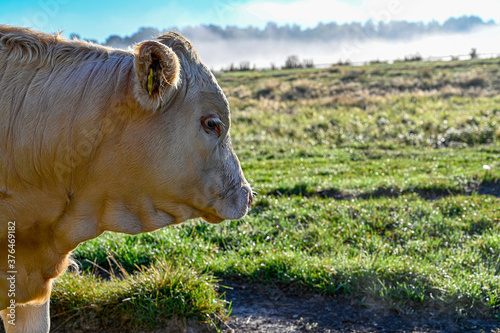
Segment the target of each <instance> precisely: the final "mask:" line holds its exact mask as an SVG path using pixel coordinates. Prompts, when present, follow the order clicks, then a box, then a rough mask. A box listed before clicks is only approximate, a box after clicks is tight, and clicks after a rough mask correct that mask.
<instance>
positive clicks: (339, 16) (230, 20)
mask: <svg viewBox="0 0 500 333" xmlns="http://www.w3.org/2000/svg"><path fill="white" fill-rule="evenodd" d="M461 15H478V16H480V17H482V18H483V19H485V20H489V19H493V20H495V21H496V22H498V21H499V19H500V1H498V0H475V1H456V0H439V1H437V0H419V1H415V0H259V1H255V0H215V1H202V0H180V1H179V0H173V1H165V0H163V1H161V0H149V1H147V2H144V1H131V0H120V1H116V0H110V1H106V0H101V1H97V0H87V1H77V0H17V1H15V0H0V23H6V24H12V25H20V26H29V27H32V28H36V29H39V30H43V31H46V32H55V31H60V30H62V31H63V32H64V34H65V35H66V36H68V35H69V34H70V33H78V34H79V35H80V36H81V37H83V38H91V39H96V40H98V41H100V42H102V41H104V40H105V39H106V38H107V37H108V36H110V35H112V34H117V35H121V36H125V35H130V34H132V33H134V32H136V31H137V30H138V28H139V27H142V26H147V27H155V28H159V29H167V28H171V27H184V26H187V25H199V24H217V25H221V26H226V25H237V26H243V27H244V26H248V25H253V26H259V27H262V26H264V25H265V24H266V22H268V21H274V22H277V23H278V24H286V23H296V24H299V25H301V26H302V27H312V26H316V25H317V24H318V23H319V22H331V21H337V22H339V23H344V22H351V21H362V22H364V21H366V20H368V19H373V20H375V21H380V20H385V21H387V20H391V19H394V20H400V19H401V20H405V19H406V20H411V21H417V20H422V21H429V20H432V19H436V20H438V21H441V22H442V21H444V20H445V19H447V18H449V17H451V16H461ZM496 15H498V18H497V17H496Z"/></svg>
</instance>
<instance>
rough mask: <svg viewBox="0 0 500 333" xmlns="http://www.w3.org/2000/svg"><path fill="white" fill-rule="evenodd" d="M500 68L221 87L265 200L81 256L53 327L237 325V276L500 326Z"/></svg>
mask: <svg viewBox="0 0 500 333" xmlns="http://www.w3.org/2000/svg"><path fill="white" fill-rule="evenodd" d="M498 63H499V61H498V59H492V60H475V61H466V62H459V61H455V62H436V63H424V62H415V63H396V64H392V65H391V64H373V65H367V66H363V67H349V66H342V67H332V68H327V69H308V70H286V71H270V72H244V73H226V74H221V75H219V77H218V79H219V82H220V84H221V86H222V87H223V89H224V90H225V91H226V94H227V95H228V97H229V100H230V103H231V106H232V121H233V122H232V130H231V131H232V136H233V142H234V148H235V150H236V152H237V153H238V156H239V157H240V160H241V162H242V167H243V169H244V171H245V174H246V176H247V179H249V181H250V182H251V183H252V184H253V185H254V186H256V187H257V189H258V192H259V193H260V195H259V196H258V197H257V198H256V200H255V205H254V208H253V210H252V211H251V213H250V215H249V216H248V217H246V218H244V219H242V220H240V221H230V222H224V223H222V224H221V225H209V224H206V223H203V222H201V221H191V222H188V223H186V224H184V225H182V226H179V227H175V228H167V229H164V230H160V231H157V232H154V233H149V234H143V235H139V236H127V235H121V234H113V233H106V234H104V235H102V236H101V237H99V238H97V239H95V240H92V241H89V242H86V243H84V244H82V245H80V246H79V247H78V248H77V250H76V251H75V253H74V257H75V258H76V259H77V260H78V261H79V262H80V265H81V269H82V270H83V272H84V273H83V275H82V276H75V275H73V274H67V275H66V276H65V277H63V278H62V279H61V280H60V282H58V284H57V285H56V292H55V293H54V294H53V297H52V300H53V304H57V306H56V307H54V306H53V310H54V315H55V316H57V315H58V314H59V316H60V317H59V318H62V317H64V318H66V317H68V316H71V317H72V318H79V322H85V321H92V320H93V321H95V320H96V318H98V320H97V321H99V322H100V323H101V325H102V327H114V328H116V327H121V328H129V329H134V330H137V329H153V328H154V327H161V325H163V324H164V322H165V320H168V318H194V319H196V320H198V321H203V322H206V323H208V324H209V325H212V326H213V327H217V326H218V325H219V324H220V321H221V320H223V319H224V318H225V316H226V315H227V313H228V310H229V311H230V309H228V308H229V306H228V305H227V304H226V303H225V302H224V301H223V296H221V294H220V293H221V292H223V289H219V288H218V282H217V279H224V278H231V277H238V278H240V279H246V280H249V281H257V282H260V283H273V284H275V283H281V284H285V285H294V286H295V287H297V288H304V289H308V290H313V291H317V292H321V293H327V294H342V295H344V296H345V297H349V298H351V299H352V301H353V302H358V303H359V304H361V305H363V304H364V305H366V304H370V303H376V304H378V305H379V306H383V307H385V308H389V309H396V310H399V311H402V312H413V311H419V310H423V309H436V310H438V311H443V312H445V313H449V314H451V315H458V316H473V315H478V314H480V315H484V316H489V317H492V318H499V315H500V294H499V293H500V292H499V290H500V277H499V276H500V274H499V273H500V230H499V229H500V198H499V197H500V106H499V105H500V98H499V97H498V96H499V92H500V80H498V78H497V76H498V69H497V68H498ZM484 166H488V167H489V168H488V167H486V168H485V167H484ZM139 267H143V268H141V269H139ZM96 272H97V273H98V274H100V275H104V276H105V278H104V279H98V278H95V277H92V273H94V274H95V273H96ZM103 272H105V273H103ZM106 272H107V273H106ZM109 276H111V279H109V278H108V277H109ZM113 276H122V278H118V277H113ZM214 277H215V278H214ZM132 314H133V315H132ZM109 318H120V319H119V320H110V319H109ZM56 319H57V317H56ZM57 320H59V321H60V320H61V319H57ZM72 320H73V319H72Z"/></svg>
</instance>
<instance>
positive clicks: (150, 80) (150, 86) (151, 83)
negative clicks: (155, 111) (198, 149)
mask: <svg viewBox="0 0 500 333" xmlns="http://www.w3.org/2000/svg"><path fill="white" fill-rule="evenodd" d="M152 91H153V69H152V68H150V69H149V75H148V92H149V96H151V92H152Z"/></svg>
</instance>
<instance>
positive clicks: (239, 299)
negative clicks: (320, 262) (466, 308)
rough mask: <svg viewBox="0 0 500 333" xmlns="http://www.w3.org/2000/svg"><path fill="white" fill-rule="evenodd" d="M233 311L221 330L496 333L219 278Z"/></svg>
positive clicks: (487, 326)
mask: <svg viewBox="0 0 500 333" xmlns="http://www.w3.org/2000/svg"><path fill="white" fill-rule="evenodd" d="M221 285H225V286H228V287H229V288H230V289H227V290H226V299H227V300H228V301H230V302H232V313H231V316H230V317H229V320H228V322H227V325H226V327H225V328H224V330H223V332H224V333H240V332H242V333H246V332H269V333H278V332H280V333H295V332H312V333H333V332H359V333H361V332H363V333H365V332H425V333H430V332H442V333H452V332H478V333H479V332H495V333H500V330H499V328H500V322H497V321H495V320H492V319H486V318H483V319H480V318H479V319H478V318H467V317H465V318H463V317H458V316H456V315H450V314H442V313H434V312H431V311H429V312H426V313H412V314H404V313H400V312H398V311H395V310H385V309H383V308H381V307H379V306H377V305H376V304H370V303H369V302H366V301H365V305H364V306H362V305H361V304H353V303H352V301H349V300H347V299H345V298H344V297H341V296H339V297H329V296H323V295H318V294H313V293H308V292H302V291H297V290H294V288H287V289H284V288H280V287H277V286H267V285H266V286H263V285H260V284H254V283H248V282H243V281H236V280H231V281H224V282H223V283H221Z"/></svg>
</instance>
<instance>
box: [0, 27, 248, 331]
mask: <svg viewBox="0 0 500 333" xmlns="http://www.w3.org/2000/svg"><path fill="white" fill-rule="evenodd" d="M229 128H230V119H229V105H228V102H227V100H226V98H225V96H224V94H223V92H222V90H221V89H220V88H219V86H218V85H217V82H216V80H215V78H214V76H213V75H212V74H211V73H210V71H209V70H208V69H207V67H206V66H205V65H203V64H202V63H201V61H200V58H199V56H198V55H197V53H196V51H195V50H194V49H193V47H192V46H191V44H190V43H189V42H188V41H187V40H186V39H185V38H184V37H182V36H181V35H179V34H177V33H168V34H166V35H164V36H162V37H159V38H158V40H156V41H146V42H143V43H140V44H139V45H137V46H136V48H135V51H133V52H132V51H131V52H127V51H122V50H115V49H111V48H106V47H103V46H100V45H95V44H92V43H87V42H84V41H80V40H65V39H63V38H62V37H60V36H59V35H50V34H43V33H40V32H36V31H33V30H30V29H24V28H17V27H12V26H6V25H0V249H1V250H0V274H1V279H0V309H2V311H1V312H0V314H1V316H2V318H3V320H4V324H5V327H6V330H7V332H46V331H48V330H49V326H50V323H49V297H50V291H51V284H52V280H53V279H55V278H57V277H58V276H59V275H61V274H63V272H64V271H65V270H66V268H67V266H68V264H69V261H70V260H69V254H70V252H71V251H72V250H73V249H75V248H76V247H77V246H78V244H80V243H81V242H83V241H86V240H88V239H92V238H95V237H97V236H99V235H100V234H102V233H103V232H104V231H116V232H123V233H128V234H138V233H141V232H148V231H153V230H156V229H159V228H162V227H165V226H168V225H172V224H178V223H181V222H183V221H185V220H188V219H192V218H195V217H203V218H204V219H205V220H207V221H208V222H211V223H218V222H221V221H223V220H224V219H238V218H241V217H243V216H245V215H246V213H247V211H248V207H249V205H250V204H251V203H252V194H251V189H250V186H249V184H248V183H247V181H246V180H245V177H244V176H243V173H242V171H241V168H240V164H239V161H238V158H237V157H236V155H235V153H234V152H233V150H232V148H231V140H230V136H229ZM9 255H10V256H9ZM14 302H15V303H14ZM13 304H15V307H14V305H13ZM14 324H15V325H14Z"/></svg>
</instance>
